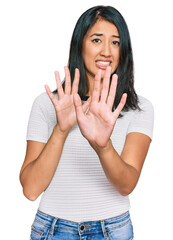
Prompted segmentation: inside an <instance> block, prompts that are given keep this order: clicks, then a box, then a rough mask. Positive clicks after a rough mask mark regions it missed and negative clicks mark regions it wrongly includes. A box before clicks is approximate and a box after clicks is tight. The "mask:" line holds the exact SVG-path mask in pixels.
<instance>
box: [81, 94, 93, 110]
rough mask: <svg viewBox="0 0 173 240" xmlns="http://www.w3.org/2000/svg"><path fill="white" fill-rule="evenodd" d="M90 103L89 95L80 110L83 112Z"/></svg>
mask: <svg viewBox="0 0 173 240" xmlns="http://www.w3.org/2000/svg"><path fill="white" fill-rule="evenodd" d="M90 103H91V97H89V98H88V99H87V101H86V102H85V103H84V104H83V105H82V110H83V112H84V113H85V112H86V110H87V109H88V107H89V105H90Z"/></svg>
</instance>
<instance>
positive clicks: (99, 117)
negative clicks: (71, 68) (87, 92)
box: [74, 67, 127, 148]
mask: <svg viewBox="0 0 173 240" xmlns="http://www.w3.org/2000/svg"><path fill="white" fill-rule="evenodd" d="M101 73H102V72H101V70H99V71H98V73H97V74H96V76H95V82H94V89H93V92H92V98H91V102H90V106H89V109H88V112H87V114H84V111H83V109H82V102H81V99H80V97H79V95H78V94H77V93H75V94H74V104H75V108H76V115H77V121H78V125H79V128H80V130H81V133H82V134H83V136H84V137H85V138H86V139H87V140H88V141H89V143H90V144H91V146H92V147H93V148H95V147H96V148H104V147H106V146H107V143H108V141H109V139H110V136H111V134H112V131H113V129H114V126H115V123H116V120H117V118H118V116H119V114H120V112H121V110H122V109H123V107H124V105H125V102H126V98H127V94H126V93H124V94H123V95H122V98H121V101H120V103H119V105H118V106H117V108H116V109H115V110H114V111H112V107H113V103H114V98H115V93H116V87H117V78H118V76H117V75H116V74H114V75H113V76H112V82H111V86H110V90H109V83H110V76H111V67H107V69H106V71H105V74H104V78H103V87H102V91H101V96H100V81H101Z"/></svg>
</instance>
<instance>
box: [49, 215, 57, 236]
mask: <svg viewBox="0 0 173 240" xmlns="http://www.w3.org/2000/svg"><path fill="white" fill-rule="evenodd" d="M57 220H58V219H57V218H54V219H53V222H52V225H51V228H50V231H49V234H50V236H51V237H52V236H53V234H54V228H55V224H56V222H57Z"/></svg>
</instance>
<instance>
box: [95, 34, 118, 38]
mask: <svg viewBox="0 0 173 240" xmlns="http://www.w3.org/2000/svg"><path fill="white" fill-rule="evenodd" d="M93 36H97V37H100V36H103V34H102V33H93V34H92V35H91V36H90V37H93ZM112 37H115V38H120V36H117V35H112Z"/></svg>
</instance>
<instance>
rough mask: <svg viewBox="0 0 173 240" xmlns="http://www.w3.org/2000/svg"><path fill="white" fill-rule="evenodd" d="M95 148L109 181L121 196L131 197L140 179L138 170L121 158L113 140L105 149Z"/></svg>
mask: <svg viewBox="0 0 173 240" xmlns="http://www.w3.org/2000/svg"><path fill="white" fill-rule="evenodd" d="M93 148H94V149H95V151H96V152H97V154H98V156H99V158H100V162H101V164H102V167H103V170H104V172H105V174H106V176H107V178H108V180H109V181H110V182H111V183H112V185H113V186H114V187H115V188H116V189H117V190H118V191H119V193H120V194H121V195H123V196H127V195H129V194H130V193H131V192H132V191H133V189H134V188H135V186H136V184H137V181H138V178H139V173H138V172H137V170H136V169H135V168H134V167H133V166H131V165H129V164H127V163H126V162H125V161H124V160H123V159H122V158H121V156H120V155H119V154H118V153H117V152H116V150H115V149H114V147H113V146H112V142H111V140H110V141H109V142H108V145H107V146H106V147H105V148H102V149H101V148H97V147H93Z"/></svg>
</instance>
